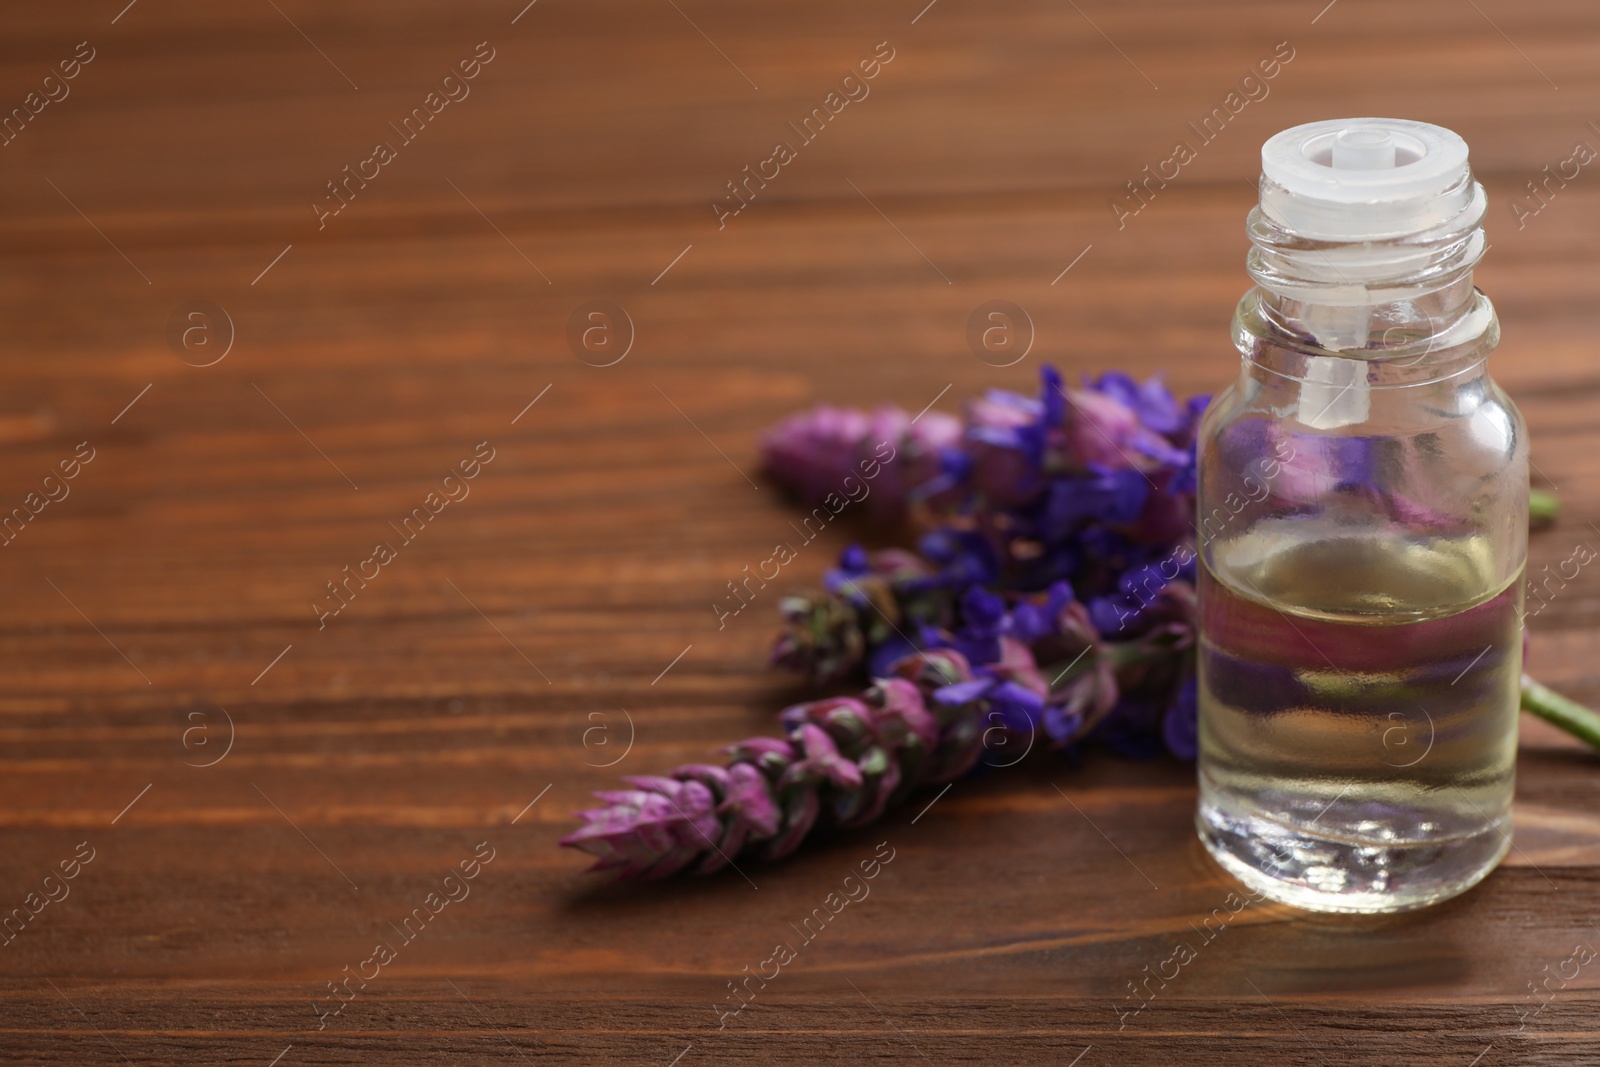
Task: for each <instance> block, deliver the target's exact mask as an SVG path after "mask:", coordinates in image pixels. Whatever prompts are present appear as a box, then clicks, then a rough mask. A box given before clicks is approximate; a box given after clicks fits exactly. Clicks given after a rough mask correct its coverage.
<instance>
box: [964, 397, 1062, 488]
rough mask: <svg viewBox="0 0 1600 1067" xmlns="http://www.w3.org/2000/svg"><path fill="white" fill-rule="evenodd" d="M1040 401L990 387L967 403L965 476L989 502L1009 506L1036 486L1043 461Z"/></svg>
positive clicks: (1042, 416) (1038, 483)
mask: <svg viewBox="0 0 1600 1067" xmlns="http://www.w3.org/2000/svg"><path fill="white" fill-rule="evenodd" d="M1045 415H1046V408H1045V405H1044V404H1043V403H1041V402H1040V401H1038V400H1034V399H1032V398H1031V397H1025V396H1022V395H1020V394H1018V393H1010V392H1006V391H1004V390H1001V389H991V390H989V391H988V392H987V393H985V394H984V395H983V396H981V397H979V398H977V399H976V400H972V401H969V402H968V404H967V430H966V447H967V454H968V455H969V456H970V457H971V473H970V479H971V482H972V485H973V487H974V488H976V489H977V490H978V491H979V492H980V493H982V494H983V495H984V497H985V499H986V500H987V501H988V503H989V504H990V505H991V506H995V507H1011V506H1014V505H1016V504H1020V503H1022V502H1024V501H1026V500H1028V499H1029V498H1030V497H1032V496H1033V495H1035V494H1036V493H1037V492H1038V491H1039V487H1040V471H1041V469H1042V467H1043V463H1044V446H1045V435H1044V425H1043V423H1044V418H1045Z"/></svg>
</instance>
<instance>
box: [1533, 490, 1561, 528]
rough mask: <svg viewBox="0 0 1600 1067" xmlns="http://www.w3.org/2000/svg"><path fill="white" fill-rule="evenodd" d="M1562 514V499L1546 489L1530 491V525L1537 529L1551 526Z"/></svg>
mask: <svg viewBox="0 0 1600 1067" xmlns="http://www.w3.org/2000/svg"><path fill="white" fill-rule="evenodd" d="M1560 514H1561V499H1560V498H1559V497H1557V496H1556V495H1555V494H1554V493H1552V492H1549V491H1547V490H1544V489H1530V490H1528V525H1529V526H1532V527H1534V528H1535V529H1540V528H1542V527H1545V526H1549V525H1550V524H1551V523H1553V522H1555V521H1556V516H1558V515H1560Z"/></svg>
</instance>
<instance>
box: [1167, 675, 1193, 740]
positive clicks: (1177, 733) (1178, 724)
mask: <svg viewBox="0 0 1600 1067" xmlns="http://www.w3.org/2000/svg"><path fill="white" fill-rule="evenodd" d="M1199 711H1200V686H1199V683H1198V681H1196V679H1195V676H1194V675H1193V674H1190V675H1189V676H1188V677H1186V678H1185V679H1184V680H1183V681H1182V682H1180V683H1178V693H1177V697H1176V699H1174V700H1173V702H1172V704H1171V706H1170V707H1168V708H1167V713H1166V715H1165V716H1163V717H1162V719H1161V739H1162V740H1163V741H1165V742H1166V743H1167V751H1168V752H1171V753H1172V754H1173V755H1174V756H1177V757H1178V758H1179V759H1194V758H1195V757H1196V756H1197V755H1199V752H1200V720H1199Z"/></svg>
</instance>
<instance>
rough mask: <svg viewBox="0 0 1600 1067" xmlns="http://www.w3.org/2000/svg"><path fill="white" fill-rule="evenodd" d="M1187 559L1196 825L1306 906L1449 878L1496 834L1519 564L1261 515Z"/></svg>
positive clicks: (1363, 907) (1436, 884) (1508, 754)
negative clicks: (1196, 584)
mask: <svg viewBox="0 0 1600 1067" xmlns="http://www.w3.org/2000/svg"><path fill="white" fill-rule="evenodd" d="M1210 554H1211V556H1212V557H1213V558H1212V559H1211V560H1210V561H1209V562H1204V557H1202V558H1203V562H1202V566H1201V568H1200V577H1199V580H1200V585H1201V603H1202V610H1203V613H1204V619H1203V625H1202V629H1201V634H1202V640H1201V646H1200V790H1201V797H1200V807H1199V813H1198V816H1197V819H1198V823H1199V829H1200V836H1201V839H1202V840H1203V841H1204V842H1205V844H1206V847H1207V848H1208V849H1209V850H1210V851H1211V853H1212V854H1213V855H1214V856H1216V858H1217V859H1218V860H1219V861H1220V862H1221V863H1222V864H1223V865H1224V866H1225V867H1227V868H1228V869H1229V871H1230V872H1232V873H1233V874H1234V875H1236V876H1237V877H1239V878H1241V879H1243V880H1244V881H1245V882H1246V883H1248V884H1250V885H1251V886H1252V887H1255V888H1259V889H1260V890H1261V891H1262V892H1264V893H1266V894H1267V895H1269V896H1271V897H1273V898H1275V899H1278V900H1282V901H1285V902H1287V903H1290V904H1295V905H1298V906H1301V907H1305V908H1311V909H1314V910H1319V911H1350V912H1374V911H1396V910H1401V909H1405V908H1411V907H1419V906H1421V905H1424V904H1428V903H1432V902H1434V901H1437V900H1442V899H1444V898H1445V897H1449V896H1454V895H1455V894H1457V893H1460V892H1462V891H1463V890H1465V889H1467V888H1469V887H1470V886H1472V885H1473V884H1475V883H1476V882H1477V881H1478V880H1479V879H1481V878H1482V877H1483V876H1484V875H1485V874H1487V873H1488V872H1489V871H1490V870H1492V869H1493V868H1494V866H1495V864H1497V863H1498V862H1499V861H1500V858H1501V857H1502V856H1504V855H1505V852H1506V849H1507V848H1508V847H1509V844H1510V832H1511V826H1510V811H1511V793H1512V786H1513V776H1514V773H1515V758H1516V730H1517V710H1518V699H1519V687H1520V680H1521V670H1522V623H1521V617H1522V576H1521V574H1520V573H1519V574H1517V575H1515V576H1514V577H1513V578H1512V579H1511V580H1510V581H1504V580H1497V579H1496V578H1494V577H1492V576H1494V575H1495V574H1497V572H1498V568H1496V567H1495V566H1494V560H1493V559H1492V558H1491V555H1490V548H1489V545H1488V543H1487V542H1486V541H1485V540H1482V539H1477V538H1468V539H1455V540H1451V539H1440V540H1433V541H1426V540H1422V541H1419V540H1415V539H1413V538H1409V537H1406V536H1404V535H1402V534H1399V533H1393V534H1377V533H1371V532H1359V533H1358V532H1353V531H1351V530H1350V529H1349V528H1348V527H1346V528H1344V530H1341V529H1340V527H1339V526H1338V525H1337V524H1334V523H1331V522H1330V523H1326V524H1323V523H1320V522H1317V521H1315V520H1312V521H1307V520H1306V519H1305V518H1300V519H1279V520H1269V521H1267V522H1264V523H1261V524H1258V525H1257V526H1256V527H1255V528H1253V529H1252V530H1251V531H1250V532H1249V533H1248V534H1245V535H1243V536H1241V537H1238V538H1235V539H1232V540H1230V541H1228V542H1225V543H1222V544H1217V545H1214V546H1212V551H1211V553H1210Z"/></svg>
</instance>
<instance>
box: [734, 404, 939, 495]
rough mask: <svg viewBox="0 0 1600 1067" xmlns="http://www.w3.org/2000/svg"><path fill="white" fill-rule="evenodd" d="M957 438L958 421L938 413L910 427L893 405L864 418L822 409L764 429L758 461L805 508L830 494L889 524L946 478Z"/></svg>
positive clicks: (848, 411)
mask: <svg viewBox="0 0 1600 1067" xmlns="http://www.w3.org/2000/svg"><path fill="white" fill-rule="evenodd" d="M961 433H962V428H961V421H960V420H959V419H957V418H956V417H955V416H953V415H947V414H945V413H943V412H939V411H927V412H924V413H923V414H922V416H921V417H920V418H918V419H916V420H915V421H913V420H912V417H911V416H910V415H908V414H906V413H905V412H904V411H902V410H901V409H899V408H896V407H891V406H883V407H879V408H876V409H874V410H873V411H871V412H870V413H869V412H865V411H861V410H859V409H857V408H844V407H836V406H834V405H831V404H821V405H818V406H817V407H814V408H811V409H810V410H808V411H802V412H799V413H798V414H795V415H791V416H789V417H788V418H786V419H784V420H783V421H781V422H779V423H778V424H777V425H775V426H773V427H772V428H771V429H769V430H767V432H766V433H764V434H763V435H762V437H761V455H762V460H763V463H764V464H765V466H766V469H767V470H768V472H770V473H771V474H772V476H773V477H774V478H775V479H776V480H777V481H778V482H780V483H781V484H783V485H784V486H786V487H787V488H788V489H790V490H791V491H792V492H794V493H795V495H796V496H798V497H799V498H800V499H801V500H802V501H804V502H805V503H806V504H809V505H813V506H814V505H817V504H821V503H822V502H823V501H824V500H826V499H827V498H828V497H829V496H830V494H831V495H834V496H835V497H837V499H839V500H844V499H858V500H860V501H862V506H863V507H864V508H865V509H866V510H867V512H868V513H870V514H872V515H874V516H876V517H878V518H882V519H893V518H898V517H900V516H901V515H903V514H904V513H905V510H906V507H907V505H908V504H909V502H910V501H911V500H912V499H913V498H914V497H915V496H916V494H917V492H918V490H919V489H920V488H921V487H922V486H924V485H925V484H928V483H932V482H934V481H935V480H936V479H938V478H939V477H940V476H941V475H942V474H943V464H944V462H945V453H946V451H947V450H948V449H950V448H952V447H953V446H955V445H956V444H957V443H958V442H959V441H960V439H961ZM863 494H864V495H863Z"/></svg>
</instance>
